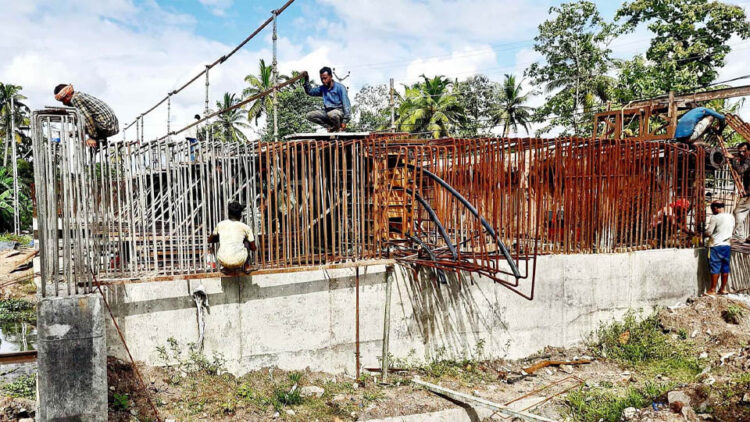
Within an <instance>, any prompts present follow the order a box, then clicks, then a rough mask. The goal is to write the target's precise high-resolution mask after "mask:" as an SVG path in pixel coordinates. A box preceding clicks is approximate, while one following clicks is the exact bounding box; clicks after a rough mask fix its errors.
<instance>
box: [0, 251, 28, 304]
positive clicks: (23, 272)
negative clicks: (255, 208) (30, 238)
mask: <svg viewBox="0 0 750 422" xmlns="http://www.w3.org/2000/svg"><path fill="white" fill-rule="evenodd" d="M35 255H36V251H35V250H34V248H20V249H18V250H6V251H0V299H9V298H13V299H24V300H27V301H30V302H36V286H35V285H34V280H33V278H34V270H33V266H31V264H32V260H33V258H34V256H35ZM25 267H28V268H26V269H19V268H25Z"/></svg>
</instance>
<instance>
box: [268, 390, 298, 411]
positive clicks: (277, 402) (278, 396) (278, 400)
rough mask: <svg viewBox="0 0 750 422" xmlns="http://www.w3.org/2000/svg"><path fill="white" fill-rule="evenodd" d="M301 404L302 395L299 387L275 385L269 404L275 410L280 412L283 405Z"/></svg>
mask: <svg viewBox="0 0 750 422" xmlns="http://www.w3.org/2000/svg"><path fill="white" fill-rule="evenodd" d="M298 404H302V395H301V394H300V389H299V388H295V387H293V388H289V389H287V388H284V387H276V388H275V389H274V391H273V395H272V396H271V405H272V406H273V408H274V409H276V411H277V412H281V409H282V408H283V407H284V406H295V405H298Z"/></svg>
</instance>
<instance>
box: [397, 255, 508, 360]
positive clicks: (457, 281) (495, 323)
mask: <svg viewBox="0 0 750 422" xmlns="http://www.w3.org/2000/svg"><path fill="white" fill-rule="evenodd" d="M396 268H397V271H400V272H401V276H402V277H403V278H402V279H403V280H404V283H403V285H402V284H401V283H396V284H395V286H396V287H397V294H398V295H399V298H400V301H401V302H402V304H403V303H411V307H412V309H413V313H414V316H413V321H414V323H415V324H416V327H417V329H418V330H419V333H418V334H419V336H421V338H422V340H423V343H424V345H425V350H426V353H427V356H425V358H427V359H440V358H449V357H468V356H466V355H467V352H468V353H470V354H471V355H475V354H476V353H477V352H479V350H478V349H479V348H480V347H479V344H480V342H482V343H483V346H482V348H483V349H484V350H492V351H493V352H492V354H493V355H494V356H498V355H501V354H504V353H506V352H507V350H508V347H509V343H507V340H508V339H509V337H510V336H507V337H505V336H503V337H505V340H506V343H503V342H502V339H500V338H497V337H496V336H495V335H494V333H496V332H497V329H498V328H500V330H501V331H503V332H505V333H507V332H508V328H507V323H506V322H505V311H506V309H505V307H500V305H499V304H498V301H497V300H496V299H495V293H496V292H495V291H494V289H493V288H492V287H493V285H492V284H488V283H483V284H480V283H476V282H475V281H474V280H473V279H472V278H471V277H467V276H464V275H461V274H457V273H451V272H446V278H447V281H448V282H447V284H440V283H438V282H437V280H436V278H435V277H434V272H433V271H432V270H430V269H428V268H422V269H421V270H420V271H414V270H412V269H410V268H406V267H401V266H397V267H396ZM483 286H484V287H483ZM402 288H403V289H404V290H403V291H402ZM394 299H395V298H394ZM407 301H408V302H407ZM480 302H481V303H483V304H484V306H480V305H479V303H480ZM483 308H484V309H489V311H487V312H485V313H482V312H480V311H479V310H480V309H483ZM404 314H407V313H406V312H405V311H404ZM392 318H393V316H392ZM479 333H482V337H481V338H480V337H479V335H480V334H479ZM410 334H411V335H413V334H414V333H410Z"/></svg>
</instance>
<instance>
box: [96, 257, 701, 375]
mask: <svg viewBox="0 0 750 422" xmlns="http://www.w3.org/2000/svg"><path fill="white" fill-rule="evenodd" d="M704 260H705V257H704V256H703V255H702V252H701V250H692V249H664V250H649V251H639V252H631V253H620V254H598V255H597V254H594V255H551V256H542V257H539V258H538V262H537V292H536V296H535V298H534V300H533V301H527V300H525V299H523V298H521V297H519V296H516V295H514V294H512V293H510V292H509V291H507V290H506V289H504V288H503V287H501V286H500V285H497V284H495V283H493V282H491V281H490V280H487V279H483V278H481V277H476V276H474V277H471V276H467V277H465V278H462V279H461V280H457V279H456V278H455V277H454V278H451V279H450V280H449V283H448V285H440V286H439V287H437V286H436V285H435V283H434V282H432V281H429V280H427V279H426V278H427V277H425V279H421V278H422V277H420V280H417V281H415V280H413V279H412V278H411V271H410V270H407V269H405V268H402V267H399V266H397V267H396V271H395V274H396V277H395V282H394V285H393V293H392V304H391V334H390V339H391V340H390V352H391V353H392V354H393V355H394V356H395V357H399V358H407V357H411V358H412V359H416V360H421V359H429V358H431V357H436V356H439V355H443V356H445V357H449V356H461V355H463V354H470V353H474V352H475V351H476V350H477V348H478V346H479V345H482V346H481V348H482V349H483V352H484V354H485V357H508V358H518V357H522V356H525V355H527V354H529V353H533V352H535V351H537V350H539V349H541V348H542V347H544V346H547V345H551V346H570V345H573V344H575V343H577V342H580V340H581V339H582V338H584V336H585V335H586V334H587V333H589V332H590V331H591V330H593V329H595V328H596V326H597V325H598V324H599V322H600V321H603V320H607V319H610V318H612V317H617V316H620V315H621V314H623V313H624V312H625V311H626V310H627V309H629V308H644V309H646V310H648V309H650V308H651V307H652V306H653V305H657V304H661V305H673V304H675V303H677V302H679V301H682V300H684V299H685V298H687V297H688V296H691V295H695V294H696V293H698V291H699V287H700V285H701V284H702V280H705V276H704V275H703V274H702V273H701V271H700V270H699V269H700V268H704V267H705V265H703V264H702V262H701V261H704ZM354 274H355V273H354V269H337V270H329V271H310V272H301V273H288V274H272V275H259V276H252V277H225V278H211V279H204V280H178V281H170V282H153V283H137V284H126V285H118V286H110V287H109V288H108V289H107V296H108V300H109V301H110V303H111V305H112V307H113V311H114V313H115V315H116V317H117V318H118V323H119V324H120V327H121V328H122V331H123V334H124V335H125V338H126V339H127V342H128V345H129V347H130V350H131V352H132V353H133V356H134V358H135V359H136V360H141V361H145V362H147V363H149V364H163V363H164V362H161V361H160V360H159V358H158V353H157V351H156V348H157V347H158V346H161V345H165V344H166V343H167V339H168V338H169V337H173V338H175V339H176V340H177V341H178V343H180V344H182V345H185V344H187V343H189V342H195V341H197V339H198V335H199V333H198V322H197V310H196V305H195V302H194V301H193V299H192V297H191V292H192V291H193V290H194V289H195V288H196V287H198V286H199V285H201V284H202V285H203V286H205V290H206V293H207V294H208V302H209V305H210V308H209V311H208V313H207V315H206V330H205V331H206V332H205V342H204V346H205V348H204V350H205V352H206V354H208V355H209V356H210V355H211V354H212V353H221V354H222V355H223V356H224V358H226V360H227V365H228V369H229V370H230V371H231V372H233V373H235V374H242V373H245V372H247V371H249V370H253V369H257V368H261V367H265V366H272V365H275V366H279V367H281V368H283V369H304V368H308V367H309V368H311V369H313V370H321V371H327V372H334V373H342V372H346V373H353V372H354V366H355V364H354V362H355V357H354V350H355V345H354V339H355V292H354V285H355V277H354ZM384 300H385V266H383V265H379V266H371V267H362V268H361V276H360V336H361V355H362V365H363V366H364V367H374V366H378V358H379V357H380V354H381V347H382V335H383V308H384ZM108 330H109V332H108V335H107V339H108V348H109V352H110V354H115V355H118V356H120V357H123V356H124V351H123V349H122V346H121V344H120V341H119V338H118V336H117V335H116V333H115V332H114V331H113V330H114V328H113V326H112V324H111V322H110V323H109V325H108Z"/></svg>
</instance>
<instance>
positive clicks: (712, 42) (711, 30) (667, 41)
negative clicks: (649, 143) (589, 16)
mask: <svg viewBox="0 0 750 422" xmlns="http://www.w3.org/2000/svg"><path fill="white" fill-rule="evenodd" d="M615 19H616V20H618V21H622V22H623V23H624V24H623V28H624V29H625V30H626V31H633V30H635V28H636V27H638V26H639V25H641V24H647V26H648V29H649V30H650V31H651V32H652V33H654V34H655V36H654V37H653V38H652V39H651V44H650V46H649V49H648V51H647V52H646V58H647V59H648V60H649V61H650V63H649V64H643V65H642V66H643V67H642V69H641V70H640V71H642V72H643V74H644V80H646V81H648V82H647V83H646V84H645V85H653V87H654V88H655V90H656V91H658V92H660V93H666V92H669V91H676V92H680V91H689V90H693V89H695V88H697V87H700V86H705V85H708V84H710V83H711V82H712V81H713V80H714V79H715V78H716V76H717V75H718V69H719V68H721V67H723V66H724V64H725V59H726V56H727V54H728V53H729V52H730V51H731V47H730V46H729V45H728V41H729V40H730V38H731V37H733V36H738V37H740V38H742V39H746V38H748V37H750V22H748V21H747V17H746V15H745V11H744V10H743V9H742V7H740V6H735V5H730V4H726V3H723V2H720V1H712V0H681V1H662V0H634V1H630V2H625V3H624V4H623V5H622V7H621V8H620V10H618V11H617V14H616V16H615ZM638 66H641V65H638Z"/></svg>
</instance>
